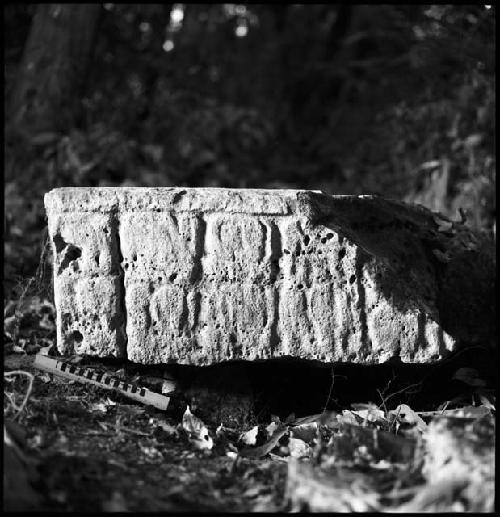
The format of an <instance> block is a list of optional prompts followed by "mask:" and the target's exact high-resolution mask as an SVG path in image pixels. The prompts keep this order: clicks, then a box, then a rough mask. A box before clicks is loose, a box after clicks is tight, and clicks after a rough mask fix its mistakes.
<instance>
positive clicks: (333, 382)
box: [322, 366, 335, 413]
mask: <svg viewBox="0 0 500 517" xmlns="http://www.w3.org/2000/svg"><path fill="white" fill-rule="evenodd" d="M330 373H331V375H332V382H331V384H330V390H329V391H328V397H327V399H326V402H325V406H324V408H323V411H322V413H325V411H326V408H327V406H328V402H330V397H331V396H332V390H333V385H334V384H335V372H334V370H333V366H332V369H331V372H330Z"/></svg>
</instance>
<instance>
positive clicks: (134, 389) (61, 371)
mask: <svg viewBox="0 0 500 517" xmlns="http://www.w3.org/2000/svg"><path fill="white" fill-rule="evenodd" d="M34 366H35V367H36V368H39V369H41V370H45V371H46V372H49V373H52V374H55V375H59V376H61V377H65V378H66V379H70V380H73V381H78V382H82V383H85V384H95V385H96V386H99V387H100V388H104V389H108V390H116V391H118V392H120V393H121V394H122V395H125V396H126V397H129V398H131V399H134V400H137V401H139V402H142V403H143V404H148V405H150V406H154V407H155V408H158V409H161V410H166V409H167V407H168V403H169V402H170V398H169V397H165V396H164V395H161V394H160V393H155V392H154V391H150V390H148V389H147V388H142V387H140V386H137V385H136V384H131V383H128V382H124V381H121V380H120V379H118V378H117V377H113V376H111V375H108V374H106V373H100V372H95V371H92V370H91V369H89V368H81V367H78V366H75V365H74V364H70V363H65V362H64V361H59V360H57V359H53V358H52V357H48V356H46V355H42V354H37V355H36V356H35V363H34Z"/></svg>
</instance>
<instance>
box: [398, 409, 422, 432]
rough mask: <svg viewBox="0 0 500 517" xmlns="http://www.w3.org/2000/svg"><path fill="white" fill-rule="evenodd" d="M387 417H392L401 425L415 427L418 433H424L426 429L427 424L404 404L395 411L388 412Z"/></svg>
mask: <svg viewBox="0 0 500 517" xmlns="http://www.w3.org/2000/svg"><path fill="white" fill-rule="evenodd" d="M389 415H392V416H393V417H395V418H396V419H397V420H399V422H401V423H405V424H412V425H416V426H417V429H418V430H419V431H424V430H425V429H426V428H427V424H426V423H425V422H424V421H423V420H422V418H420V416H419V415H418V414H417V413H415V411H413V409H411V407H410V406H408V405H406V404H400V405H399V406H398V407H397V408H396V409H394V410H392V411H389Z"/></svg>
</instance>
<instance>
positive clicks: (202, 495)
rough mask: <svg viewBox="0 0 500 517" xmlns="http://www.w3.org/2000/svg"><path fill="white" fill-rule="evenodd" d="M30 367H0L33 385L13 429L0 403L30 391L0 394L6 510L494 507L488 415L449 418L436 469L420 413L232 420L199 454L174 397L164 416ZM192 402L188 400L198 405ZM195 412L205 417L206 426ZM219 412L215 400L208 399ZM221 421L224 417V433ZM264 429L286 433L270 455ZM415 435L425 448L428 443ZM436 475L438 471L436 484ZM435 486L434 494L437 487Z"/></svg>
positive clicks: (16, 385)
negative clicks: (12, 447) (443, 455)
mask: <svg viewBox="0 0 500 517" xmlns="http://www.w3.org/2000/svg"><path fill="white" fill-rule="evenodd" d="M33 359H34V355H22V354H9V355H6V356H4V369H5V371H16V370H17V371H19V370H21V371H26V372H29V373H32V374H33V375H34V380H33V387H32V391H31V393H30V395H29V399H28V401H27V403H26V406H25V408H24V409H23V411H22V412H21V413H20V414H19V416H18V417H17V419H15V418H13V413H12V411H10V410H11V408H9V407H8V405H7V406H6V403H5V393H6V392H7V393H8V394H10V396H11V397H12V396H13V394H14V395H15V396H16V397H17V398H15V400H17V401H19V400H20V399H21V398H22V396H23V393H26V389H27V382H26V379H24V378H23V376H22V375H21V376H18V377H16V379H15V380H11V381H9V382H4V414H5V415H6V416H7V418H6V424H7V431H8V434H9V436H10V437H11V438H12V439H13V441H14V442H15V444H16V450H18V451H19V450H20V451H21V455H22V456H23V458H22V461H19V454H18V455H17V457H16V455H15V454H14V455H12V454H10V455H9V454H6V455H5V456H4V494H5V495H6V497H5V503H4V509H5V510H12V509H20V510H25V509H32V510H33V509H34V510H45V511H133V512H135V511H200V512H202V511H212V512H233V511H236V512H240V511H258V512H260V511H266V512H267V511H269V512H273V511H290V510H310V511H372V510H376V511H384V510H389V511H394V510H398V509H404V508H409V509H410V510H415V511H434V510H436V511H437V510H447V511H467V510H469V511H470V510H477V511H491V510H492V508H493V504H494V468H493V464H492V461H493V457H494V454H493V453H494V422H495V417H494V409H491V407H490V408H487V407H486V406H484V404H481V405H476V406H472V405H469V406H466V407H465V409H462V413H461V414H457V413H456V411H457V410H455V413H454V414H452V413H447V414H448V415H449V418H447V419H446V421H453V422H455V424H454V425H455V427H457V426H458V428H459V429H460V430H461V431H460V432H461V434H460V433H459V434H458V435H457V433H456V432H453V433H452V432H450V434H449V439H448V441H447V442H446V443H448V444H451V445H450V447H449V448H450V450H451V451H452V452H450V457H449V458H448V459H445V461H444V460H443V461H444V462H443V461H441V460H439V459H438V460H436V457H437V456H436V453H435V450H436V448H437V449H438V450H440V451H442V450H443V443H441V444H440V443H438V442H437V441H436V439H435V436H436V435H438V436H441V437H442V436H445V435H446V433H444V432H443V431H442V430H439V431H438V433H437V434H436V433H434V435H432V433H431V432H430V431H431V430H432V429H434V427H435V426H434V424H433V421H438V420H439V418H437V419H436V418H435V417H437V414H434V413H435V412H432V411H431V412H428V413H429V414H427V416H426V415H425V414H424V413H422V419H419V418H418V417H417V416H415V415H416V413H413V411H412V410H411V409H410V408H409V406H405V407H406V408H408V413H407V414H406V416H405V415H396V416H394V412H391V411H389V410H383V409H379V408H377V407H376V406H374V405H373V404H365V405H363V404H357V405H356V404H354V405H352V407H353V408H354V409H353V410H352V411H346V410H344V411H341V412H337V411H325V412H323V415H322V416H321V415H320V417H321V418H319V419H318V418H317V417H316V418H315V417H311V418H310V419H309V420H310V421H309V420H306V421H303V419H302V420H301V419H297V418H296V417H295V415H291V416H290V417H289V418H288V419H286V420H285V419H284V418H282V419H281V421H280V419H279V417H277V416H272V414H271V413H265V412H264V413H263V412H261V413H260V415H259V416H258V417H255V415H254V416H252V417H248V418H239V419H235V421H234V426H233V427H229V426H227V425H225V426H224V425H220V424H219V425H217V424H215V422H216V421H217V420H215V419H212V422H209V421H208V420H207V423H206V428H205V429H206V430H207V433H208V434H209V435H210V440H211V444H213V445H211V446H210V447H206V446H203V445H206V443H205V442H203V443H202V446H201V447H200V440H198V441H197V440H196V439H195V438H197V437H196V436H194V435H193V433H191V432H187V431H189V429H191V430H192V427H190V428H189V429H188V427H189V426H188V427H186V420H185V414H184V412H185V407H186V406H185V403H186V399H185V398H184V397H183V396H182V395H179V396H178V397H176V396H173V397H172V399H171V406H169V409H168V410H167V411H166V412H163V411H160V410H157V409H155V408H153V407H151V406H145V405H142V404H140V403H136V402H134V401H132V400H130V399H128V398H126V397H125V396H123V395H120V394H119V393H116V392H115V391H110V390H105V389H102V388H99V387H97V386H92V385H87V384H82V383H78V382H74V381H68V380H67V379H62V378H60V377H58V376H56V375H52V374H48V373H46V372H44V371H41V370H37V369H36V368H34V367H33ZM93 365H94V366H96V365H98V363H96V362H95V361H94V363H93ZM100 366H101V369H106V370H107V371H108V372H109V371H110V369H111V366H110V365H109V364H101V365H100ZM115 370H116V365H115ZM122 372H123V370H122ZM115 373H117V374H118V375H119V374H120V371H118V372H116V371H115ZM218 377H220V376H219V375H218ZM145 378H147V377H145ZM5 380H6V378H4V381H5ZM139 382H140V381H139ZM202 392H203V389H202V388H198V395H199V394H200V393H202ZM207 393H208V391H207V390H206V389H205V398H204V399H203V398H202V399H200V398H199V397H198V404H199V407H198V409H199V411H197V413H198V414H205V415H207V412H206V409H207V404H208V403H209V400H210V397H209V395H207ZM191 400H193V401H194V397H193V396H192V399H191ZM211 400H212V402H213V400H214V399H213V397H212V399H211ZM227 400H228V399H226V401H227ZM239 400H240V401H241V400H244V397H243V398H241V396H240V399H239ZM200 404H205V413H204V412H203V411H201V409H202V406H201V405H200ZM216 404H219V405H220V404H224V401H223V400H222V399H221V398H218V399H217V401H216ZM237 405H238V398H236V399H234V398H233V399H232V402H231V403H229V404H228V407H227V408H226V409H227V412H229V413H230V412H231V407H232V408H234V407H236V406H237ZM240 405H241V404H240ZM462 406H464V404H463V402H462ZM195 407H196V406H195ZM449 407H451V406H449ZM219 409H220V408H219ZM211 411H212V413H211V414H214V411H215V410H214V409H213V408H212V409H211ZM448 411H450V410H449V409H448ZM193 412H195V411H194V410H193ZM229 413H228V414H229ZM221 415H224V413H223V412H222V413H221V412H219V414H217V418H218V417H220V416H221ZM247 416H248V415H247ZM228 418H229V417H228V416H227V414H226V422H228V421H229V422H230V420H228ZM412 418H413V420H412ZM424 419H425V422H424ZM196 422H198V423H200V422H201V421H200V420H197V421H196ZM273 422H274V423H273ZM388 422H389V423H390V425H388ZM457 422H458V424H457ZM188 424H189V422H188ZM254 424H256V425H254ZM269 424H271V425H274V426H275V428H276V427H278V430H279V429H283V432H282V433H281V434H280V435H279V439H278V440H275V442H273V443H270V442H271V441H272V437H273V436H275V435H273V434H272V432H273V430H272V429H271V428H269ZM280 426H281V427H280ZM433 426H434V427H433ZM266 429H267V431H266ZM252 430H253V431H254V432H253V434H252ZM249 431H250V432H249ZM245 432H247V434H246V435H245ZM266 432H267V435H266ZM311 432H312V434H311ZM195 434H196V433H195ZM200 436H201V435H200ZM242 436H246V438H244V437H243V439H242ZM374 436H375V442H374V438H373V437H374ZM422 436H424V440H422ZM425 436H431V438H432V436H434V438H432V440H433V441H430V440H429V439H427V440H425ZM446 436H447V435H446ZM198 438H199V436H198ZM457 444H458V445H457ZM433 448H434V449H433ZM6 449H8V447H6V445H5V436H4V450H6ZM302 449H304V451H302V452H301V450H302ZM249 451H250V452H249ZM433 451H434V452H433ZM464 451H469V452H468V453H467V454H468V455H467V454H466V453H465V452H464ZM456 454H458V456H456V457H455V455H456ZM464 454H465V455H464ZM440 461H441V463H440ZM450 464H451V465H453V466H454V467H453V470H452V471H451V472H448V473H447V471H446V468H445V466H444V465H450ZM485 465H486V467H484V466H485ZM488 465H490V467H488ZM464 466H465V468H464ZM447 468H448V467H447ZM430 470H431V471H432V472H433V473H434V474H432V475H431V474H430V473H429V472H430ZM465 471H467V472H469V471H470V472H474V473H475V474H474V476H475V477H474V476H473V477H467V476H469V473H467V475H465V474H464V472H465ZM436 472H444V475H443V476H442V477H443V479H444V480H445V482H444V484H443V483H442V479H441V478H439V477H438V478H436V477H435V473H436ZM433 476H434V477H433ZM457 476H458V477H457ZM464 476H465V477H464ZM436 479H438V480H439V482H440V483H441V484H438V485H436ZM457 479H458V481H457ZM450 480H451V481H450ZM431 481H432V483H431ZM431 485H432V486H433V487H434V486H438V492H436V493H430V494H429V490H430V487H431ZM339 487H340V488H339ZM478 487H482V491H480V492H478ZM433 489H434V491H435V488H433ZM478 494H480V495H478ZM405 505H410V506H405ZM411 505H413V506H411Z"/></svg>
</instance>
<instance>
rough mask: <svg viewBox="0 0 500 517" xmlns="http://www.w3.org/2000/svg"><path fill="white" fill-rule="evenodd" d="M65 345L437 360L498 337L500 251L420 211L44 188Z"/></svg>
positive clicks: (334, 200) (201, 192) (149, 356)
mask: <svg viewBox="0 0 500 517" xmlns="http://www.w3.org/2000/svg"><path fill="white" fill-rule="evenodd" d="M45 206H46V210H47V214H48V220H49V233H50V237H51V240H52V244H53V251H54V293H55V303H56V308H57V332H58V334H57V340H58V347H59V350H60V351H61V352H65V353H79V354H82V353H85V354H94V355H102V356H104V355H114V356H120V357H125V356H126V357H128V358H129V359H130V360H132V361H136V362H139V363H145V364H150V363H168V362H177V363H185V364H211V363H216V362H220V361H224V360H229V359H266V358H273V357H281V356H293V357H298V358H303V359H317V360H321V361H327V362H332V361H335V362H357V363H379V362H384V361H387V360H389V359H401V360H403V361H405V362H426V361H433V360H437V359H439V358H442V357H444V356H446V355H447V354H449V353H450V352H451V351H453V350H455V349H457V347H459V346H461V344H463V343H466V344H471V343H475V342H480V343H482V344H485V343H486V344H487V343H491V342H492V341H493V340H494V338H495V309H494V300H495V293H494V283H495V254H494V247H493V246H492V245H490V244H489V243H488V242H487V241H485V240H484V239H483V238H482V237H480V236H478V235H475V234H473V233H471V232H470V231H469V230H468V229H467V228H466V227H465V226H463V225H460V224H458V223H451V222H449V221H448V220H446V219H445V218H443V217H441V216H439V215H437V214H433V213H432V212H430V211H428V210H426V209H424V208H422V207H418V206H410V205H406V204H404V203H399V202H395V201H388V200H384V199H382V198H378V197H373V196H328V195H326V194H323V193H320V192H312V191H299V190H237V189H187V188H186V189H181V188H62V189H55V190H53V191H51V192H49V193H48V194H46V196H45Z"/></svg>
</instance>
